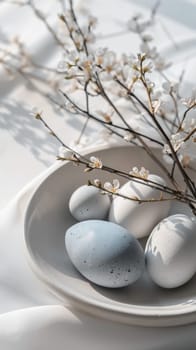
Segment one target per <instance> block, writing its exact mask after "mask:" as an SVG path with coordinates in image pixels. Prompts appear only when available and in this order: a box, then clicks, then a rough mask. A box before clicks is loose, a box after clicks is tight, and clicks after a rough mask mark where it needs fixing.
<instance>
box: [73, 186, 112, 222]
mask: <svg viewBox="0 0 196 350" xmlns="http://www.w3.org/2000/svg"><path fill="white" fill-rule="evenodd" d="M110 204H111V202H110V198H109V196H108V195H107V194H105V195H103V194H101V192H100V189H99V188H96V187H93V186H87V185H83V186H80V187H78V188H77V189H76V190H75V191H74V192H73V193H72V195H71V197H70V200H69V210H70V213H71V214H72V216H73V217H74V218H75V219H76V220H78V221H85V220H91V219H98V220H104V219H105V218H106V217H107V215H108V212H109V209H110Z"/></svg>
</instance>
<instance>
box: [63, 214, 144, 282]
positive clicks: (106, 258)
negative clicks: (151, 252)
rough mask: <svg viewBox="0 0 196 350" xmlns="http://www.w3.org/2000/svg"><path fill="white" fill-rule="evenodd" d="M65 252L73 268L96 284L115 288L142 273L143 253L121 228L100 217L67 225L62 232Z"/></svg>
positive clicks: (131, 237)
mask: <svg viewBox="0 0 196 350" xmlns="http://www.w3.org/2000/svg"><path fill="white" fill-rule="evenodd" d="M65 245H66V250H67V253H68V255H69V257H70V260H71V261H72V263H73V265H74V266H75V267H76V269H77V270H78V271H79V272H80V273H81V274H82V275H83V276H84V277H86V278H87V279H88V280H90V281H91V282H94V283H96V284H97V285H100V286H103V287H109V288H119V287H124V286H127V285H129V284H132V283H133V282H135V281H136V280H137V279H139V278H140V276H141V275H142V273H143V270H144V252H143V249H142V247H141V245H140V243H139V242H138V241H137V240H136V238H135V237H134V236H133V235H132V234H130V232H128V231H127V230H126V229H125V228H123V227H121V226H119V225H117V224H115V223H111V222H107V221H102V220H88V221H83V222H80V223H77V224H75V225H73V226H71V227H70V228H69V229H68V230H67V231H66V235H65Z"/></svg>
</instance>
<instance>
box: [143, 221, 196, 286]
mask: <svg viewBox="0 0 196 350" xmlns="http://www.w3.org/2000/svg"><path fill="white" fill-rule="evenodd" d="M145 256H146V264H147V270H148V272H149V275H150V276H151V278H152V280H153V281H154V282H155V283H156V284H158V285H159V286H161V287H164V288H175V287H179V286H181V285H183V284H184V283H186V282H188V281H189V280H190V279H191V278H192V277H193V275H194V274H195V272H196V258H195V256H196V219H195V218H194V217H188V216H186V215H183V214H176V215H172V216H169V217H168V218H166V219H164V220H162V221H161V222H160V223H159V224H158V225H157V226H156V227H155V228H154V230H153V231H152V233H151V235H150V237H149V238H148V241H147V244H146V249H145Z"/></svg>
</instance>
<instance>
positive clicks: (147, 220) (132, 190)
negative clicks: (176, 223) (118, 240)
mask: <svg viewBox="0 0 196 350" xmlns="http://www.w3.org/2000/svg"><path fill="white" fill-rule="evenodd" d="M148 179H149V180H151V181H155V182H156V183H159V184H161V185H164V186H165V185H166V183H165V181H164V180H163V179H162V178H161V177H160V176H157V175H149V177H148ZM119 193H121V194H122V195H125V196H128V197H135V196H136V197H139V198H140V199H143V200H145V199H151V198H155V199H157V198H159V197H160V191H158V190H155V189H153V188H152V187H149V186H147V185H146V184H139V183H136V182H133V181H129V182H127V183H126V184H125V185H123V186H122V187H121V189H120V191H119ZM169 209H170V203H169V201H163V202H154V203H153V202H152V203H141V204H139V203H138V202H136V201H131V200H129V199H125V198H122V197H116V198H114V200H113V202H112V205H111V208H110V213H109V221H112V222H115V223H117V224H119V225H121V226H123V227H125V228H126V229H127V230H128V231H130V232H133V234H134V235H135V236H136V238H142V237H145V236H147V235H149V234H150V232H151V231H152V229H153V227H154V226H155V225H156V224H157V223H158V222H159V221H160V220H162V219H163V218H164V217H166V216H167V214H168V212H169Z"/></svg>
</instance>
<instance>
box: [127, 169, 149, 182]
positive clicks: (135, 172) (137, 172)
mask: <svg viewBox="0 0 196 350" xmlns="http://www.w3.org/2000/svg"><path fill="white" fill-rule="evenodd" d="M129 175H132V176H135V177H139V178H142V179H148V175H149V171H148V170H147V169H145V168H144V167H141V168H140V169H138V167H136V166H135V167H133V168H132V170H131V171H130V172H129Z"/></svg>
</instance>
